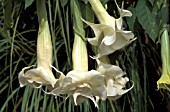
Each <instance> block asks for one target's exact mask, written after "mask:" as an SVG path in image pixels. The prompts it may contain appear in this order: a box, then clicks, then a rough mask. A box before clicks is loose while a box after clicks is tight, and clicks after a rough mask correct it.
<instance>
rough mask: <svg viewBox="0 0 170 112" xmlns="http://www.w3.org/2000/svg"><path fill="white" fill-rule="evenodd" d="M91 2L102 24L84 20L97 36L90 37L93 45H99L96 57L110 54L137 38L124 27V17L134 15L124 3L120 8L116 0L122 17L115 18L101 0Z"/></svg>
mask: <svg viewBox="0 0 170 112" xmlns="http://www.w3.org/2000/svg"><path fill="white" fill-rule="evenodd" d="M89 2H90V4H91V6H92V8H93V11H94V12H95V14H96V16H97V18H98V20H99V22H100V24H94V23H90V22H87V21H85V20H83V21H84V22H85V23H86V24H88V25H89V26H90V27H91V28H92V29H93V31H94V34H95V37H94V38H88V41H89V43H91V44H92V45H94V46H98V49H99V50H98V55H97V56H95V57H96V58H99V57H101V56H104V55H109V54H111V53H113V52H115V51H116V50H119V49H121V48H123V47H124V46H126V45H128V44H129V43H131V42H132V41H133V40H135V38H134V34H133V33H132V32H131V31H124V30H123V28H122V21H123V19H122V17H125V16H132V13H131V12H130V11H128V10H124V9H123V3H122V8H121V9H120V8H119V7H118V5H117V3H116V1H115V3H116V5H117V8H118V11H119V14H120V17H119V18H118V19H115V18H114V17H112V16H110V15H109V14H108V13H107V11H106V10H105V9H104V7H103V6H102V4H101V3H100V0H89Z"/></svg>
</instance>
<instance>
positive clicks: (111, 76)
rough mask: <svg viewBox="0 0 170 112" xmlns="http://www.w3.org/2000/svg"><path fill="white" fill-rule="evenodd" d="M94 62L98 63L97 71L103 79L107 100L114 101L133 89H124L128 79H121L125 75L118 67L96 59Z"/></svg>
mask: <svg viewBox="0 0 170 112" xmlns="http://www.w3.org/2000/svg"><path fill="white" fill-rule="evenodd" d="M96 61H97V63H98V68H97V71H99V72H100V73H102V74H103V75H104V77H105V82H106V84H105V85H106V90H107V98H108V99H111V100H116V99H118V98H120V97H121V96H122V95H123V94H125V93H127V92H128V91H129V90H131V89H132V88H133V85H132V86H131V87H130V88H129V89H125V85H126V83H127V82H128V81H129V79H128V78H127V77H123V76H124V75H125V73H124V72H123V71H122V69H121V68H120V67H119V66H115V65H111V64H105V63H103V62H101V61H100V60H99V59H96Z"/></svg>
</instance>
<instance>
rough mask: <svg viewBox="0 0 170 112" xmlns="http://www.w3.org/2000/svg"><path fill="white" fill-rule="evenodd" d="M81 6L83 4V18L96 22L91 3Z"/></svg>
mask: <svg viewBox="0 0 170 112" xmlns="http://www.w3.org/2000/svg"><path fill="white" fill-rule="evenodd" d="M80 6H82V7H81V11H82V12H81V13H82V17H83V19H85V20H86V21H89V22H94V12H93V10H92V9H91V6H90V4H81V5H80Z"/></svg>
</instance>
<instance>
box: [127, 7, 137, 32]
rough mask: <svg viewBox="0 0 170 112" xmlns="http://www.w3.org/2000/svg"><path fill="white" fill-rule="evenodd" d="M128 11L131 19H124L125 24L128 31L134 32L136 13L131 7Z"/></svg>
mask: <svg viewBox="0 0 170 112" xmlns="http://www.w3.org/2000/svg"><path fill="white" fill-rule="evenodd" d="M128 10H129V11H130V12H131V13H132V16H131V17H126V20H127V24H128V26H129V29H130V30H131V31H133V32H134V24H135V20H136V12H135V8H134V7H133V6H130V7H128Z"/></svg>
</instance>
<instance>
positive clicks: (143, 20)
mask: <svg viewBox="0 0 170 112" xmlns="http://www.w3.org/2000/svg"><path fill="white" fill-rule="evenodd" d="M136 16H137V18H138V21H139V23H140V24H141V25H142V27H143V29H144V30H145V31H146V33H147V34H148V35H149V37H150V38H151V39H152V40H153V41H154V42H155V40H156V37H157V36H158V33H159V26H158V23H157V15H156V13H155V10H154V11H153V13H152V12H151V11H150V10H149V8H148V7H147V5H146V3H145V1H144V0H139V1H138V3H137V6H136Z"/></svg>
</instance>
